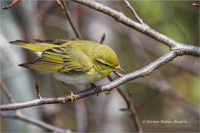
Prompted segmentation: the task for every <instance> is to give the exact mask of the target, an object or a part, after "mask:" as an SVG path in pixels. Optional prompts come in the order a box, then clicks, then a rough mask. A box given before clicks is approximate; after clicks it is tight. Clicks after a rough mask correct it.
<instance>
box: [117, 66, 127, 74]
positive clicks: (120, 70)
mask: <svg viewBox="0 0 200 133" xmlns="http://www.w3.org/2000/svg"><path fill="white" fill-rule="evenodd" d="M116 70H118V71H119V72H123V73H125V71H124V70H123V69H122V68H121V67H119V68H117V69H116Z"/></svg>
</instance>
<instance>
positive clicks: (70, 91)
mask: <svg viewBox="0 0 200 133" xmlns="http://www.w3.org/2000/svg"><path fill="white" fill-rule="evenodd" d="M61 82H62V81H61ZM62 83H63V84H64V85H65V86H66V89H67V90H68V91H69V93H70V94H69V95H70V99H71V101H69V102H67V103H72V102H74V101H76V96H75V95H74V92H73V91H72V90H70V89H69V87H68V86H67V84H66V83H65V82H62ZM69 95H67V96H66V98H67V97H68V96H69ZM65 102H66V101H65Z"/></svg>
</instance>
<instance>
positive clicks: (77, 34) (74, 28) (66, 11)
mask: <svg viewBox="0 0 200 133" xmlns="http://www.w3.org/2000/svg"><path fill="white" fill-rule="evenodd" d="M56 1H57V3H58V5H59V6H60V8H61V10H62V11H63V13H64V14H65V16H66V18H67V19H68V21H69V23H70V25H71V27H72V29H73V31H74V33H75V34H76V37H77V38H79V39H82V37H81V34H80V33H79V32H78V30H77V28H76V26H75V24H74V22H73V20H72V18H71V15H70V12H69V10H68V8H67V6H66V3H65V1H64V0H61V2H60V0H56Z"/></svg>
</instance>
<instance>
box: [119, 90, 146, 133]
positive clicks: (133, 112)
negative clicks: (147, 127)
mask: <svg viewBox="0 0 200 133" xmlns="http://www.w3.org/2000/svg"><path fill="white" fill-rule="evenodd" d="M117 91H118V92H119V94H120V95H121V96H122V97H123V99H124V100H125V102H126V104H127V107H128V109H129V111H130V115H131V116H132V118H133V121H134V123H135V127H136V129H137V132H139V133H143V130H142V127H141V124H140V120H139V118H138V116H137V114H136V110H135V108H134V106H133V103H132V102H131V100H130V98H129V97H128V96H127V95H126V94H125V93H124V92H123V91H122V90H121V89H119V88H118V89H117Z"/></svg>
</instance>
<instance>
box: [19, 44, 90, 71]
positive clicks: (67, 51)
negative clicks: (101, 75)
mask: <svg viewBox="0 0 200 133" xmlns="http://www.w3.org/2000/svg"><path fill="white" fill-rule="evenodd" d="M20 66H22V67H26V68H30V69H35V70H40V71H47V72H60V73H66V74H79V73H83V72H85V71H88V70H89V69H90V68H91V67H92V62H91V60H90V59H89V58H88V56H86V55H85V54H84V53H82V52H80V51H77V50H75V49H74V48H73V47H71V45H66V46H63V47H54V48H52V49H47V50H45V51H44V52H43V53H42V55H41V58H39V59H38V60H36V61H34V62H31V63H25V64H21V65H20Z"/></svg>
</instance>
